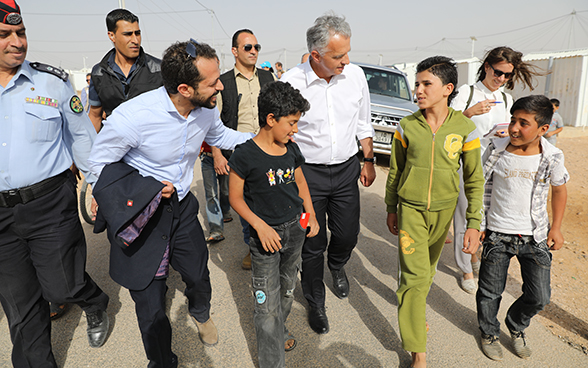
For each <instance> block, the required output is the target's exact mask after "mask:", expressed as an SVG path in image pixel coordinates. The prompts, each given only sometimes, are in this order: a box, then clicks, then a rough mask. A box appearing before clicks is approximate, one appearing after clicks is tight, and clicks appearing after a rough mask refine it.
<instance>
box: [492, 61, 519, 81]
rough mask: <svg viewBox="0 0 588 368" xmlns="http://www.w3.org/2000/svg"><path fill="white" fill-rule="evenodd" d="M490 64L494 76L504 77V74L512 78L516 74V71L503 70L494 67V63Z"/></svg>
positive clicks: (507, 77)
mask: <svg viewBox="0 0 588 368" xmlns="http://www.w3.org/2000/svg"><path fill="white" fill-rule="evenodd" d="M488 65H489V66H490V68H491V69H492V70H493V71H494V76H495V77H496V78H500V77H502V76H503V75H504V78H506V79H510V78H512V76H513V75H514V73H505V72H503V71H502V70H498V69H494V67H493V66H492V65H490V64H488Z"/></svg>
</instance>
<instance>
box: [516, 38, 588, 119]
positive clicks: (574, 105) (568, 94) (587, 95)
mask: <svg viewBox="0 0 588 368" xmlns="http://www.w3.org/2000/svg"><path fill="white" fill-rule="evenodd" d="M523 60H525V61H527V62H530V63H532V64H533V65H535V66H537V67H539V68H541V69H542V70H543V71H545V72H549V74H547V75H545V76H542V77H538V78H536V87H535V90H533V91H532V92H530V91H529V89H528V88H527V89H524V90H523V88H522V84H521V83H518V84H517V85H516V86H515V88H514V90H512V91H509V93H511V94H512V96H513V97H514V98H515V100H516V99H517V98H519V97H523V96H527V95H529V94H544V95H545V96H547V97H549V98H557V99H558V100H559V101H560V105H559V107H560V109H559V111H558V112H559V113H560V115H561V116H562V118H563V121H564V124H565V125H568V126H575V127H579V126H582V127H585V126H586V125H588V49H581V50H570V51H561V52H546V53H536V54H528V55H525V56H524V57H523Z"/></svg>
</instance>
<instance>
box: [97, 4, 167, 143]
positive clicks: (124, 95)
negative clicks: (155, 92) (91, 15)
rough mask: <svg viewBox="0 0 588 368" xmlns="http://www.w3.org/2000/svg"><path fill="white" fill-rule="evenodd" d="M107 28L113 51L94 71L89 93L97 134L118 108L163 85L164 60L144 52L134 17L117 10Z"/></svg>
mask: <svg viewBox="0 0 588 368" xmlns="http://www.w3.org/2000/svg"><path fill="white" fill-rule="evenodd" d="M106 28H107V29H108V38H109V39H110V41H112V43H113V45H114V48H113V49H112V50H110V51H109V52H108V53H107V54H106V55H105V56H104V58H102V61H100V63H98V64H96V65H94V67H93V68H92V81H91V83H90V89H89V100H90V112H89V116H90V120H92V124H94V128H96V131H97V132H98V131H99V130H100V128H101V126H102V118H105V117H108V116H110V114H112V110H114V109H115V108H116V107H117V106H118V105H120V104H121V103H123V102H125V101H127V100H130V99H131V98H133V97H135V96H138V95H140V94H141V93H143V92H147V91H151V90H152V89H155V88H158V87H160V86H161V85H162V84H163V83H162V80H161V67H160V64H161V60H159V59H158V58H156V57H153V56H151V55H149V54H147V53H145V52H144V51H143V48H142V47H141V29H140V28H139V18H138V17H137V16H136V15H135V14H133V13H131V12H130V11H128V10H126V9H115V10H113V11H111V12H110V13H108V15H107V16H106ZM104 115H105V116H104Z"/></svg>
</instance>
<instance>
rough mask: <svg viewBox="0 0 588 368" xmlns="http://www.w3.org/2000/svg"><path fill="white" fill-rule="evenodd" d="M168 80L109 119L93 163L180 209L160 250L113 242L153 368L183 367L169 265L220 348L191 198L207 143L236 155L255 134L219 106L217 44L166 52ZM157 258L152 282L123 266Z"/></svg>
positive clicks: (114, 265)
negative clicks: (122, 167) (227, 122)
mask: <svg viewBox="0 0 588 368" xmlns="http://www.w3.org/2000/svg"><path fill="white" fill-rule="evenodd" d="M161 74H162V77H163V87H160V88H159V89H156V90H153V91H149V92H145V93H143V94H142V95H140V96H137V97H135V98H134V99H132V100H130V101H128V102H125V103H123V104H121V105H120V106H119V107H118V108H117V109H116V110H114V112H113V113H112V115H110V116H109V117H108V119H107V120H106V121H105V122H104V127H103V128H102V130H101V131H100V134H99V135H98V137H97V138H96V142H95V144H94V147H93V148H92V152H91V154H90V159H89V161H88V162H89V165H90V170H91V171H92V172H93V173H94V174H95V175H97V176H99V175H100V174H101V172H102V170H103V168H104V166H105V165H107V164H110V163H114V162H118V161H121V160H122V161H123V162H124V163H126V164H128V165H130V166H132V167H133V168H135V169H137V170H138V171H139V173H140V174H141V175H142V176H151V177H153V178H155V179H156V180H158V181H161V182H162V183H164V184H165V185H166V186H165V187H164V188H163V190H162V192H161V193H162V197H163V199H162V201H161V203H160V204H159V207H158V211H159V210H161V211H163V209H162V208H169V211H172V210H174V209H175V208H179V220H177V221H178V222H177V223H175V225H174V226H175V227H174V229H173V230H172V231H171V234H170V236H169V241H166V242H162V243H161V247H160V248H158V251H157V252H152V254H149V255H141V254H143V253H141V251H140V249H138V250H137V251H136V252H134V251H132V250H130V251H129V252H126V253H123V252H121V251H119V250H118V249H117V248H115V247H118V246H117V245H115V244H112V248H113V249H111V268H110V274H111V276H112V277H113V279H114V281H116V282H117V283H119V284H121V285H122V286H124V287H126V288H128V289H129V290H130V293H131V296H132V298H133V300H134V301H135V305H136V312H137V319H138V321H139V328H140V330H141V334H142V337H143V344H144V346H145V351H146V353H147V358H148V359H149V361H150V363H149V366H154V367H155V366H157V367H176V366H177V364H178V361H177V356H176V355H175V354H174V353H173V352H172V351H171V335H172V334H171V326H170V323H169V320H168V318H167V316H166V314H165V291H166V286H165V285H166V277H167V273H165V275H162V274H160V270H161V269H162V266H163V268H164V269H166V267H168V265H169V264H171V265H172V266H173V267H174V269H175V270H177V271H178V272H180V274H181V275H182V280H184V282H185V283H186V290H185V292H184V294H185V295H186V297H187V298H188V309H189V311H190V314H191V315H192V317H194V320H195V323H196V326H197V327H198V330H199V334H200V339H201V340H202V342H203V343H204V344H205V345H208V346H212V345H216V343H217V342H218V333H217V330H216V327H215V326H214V323H213V322H212V319H211V318H210V298H211V292H212V289H211V286H210V277H209V271H208V265H207V263H208V249H207V247H206V242H205V240H204V233H203V231H202V227H201V226H200V223H199V222H198V218H197V215H198V201H197V200H196V198H195V197H194V195H193V194H192V193H191V192H190V184H191V182H192V178H193V175H194V173H193V167H194V163H195V162H196V159H197V158H198V154H199V151H200V146H201V145H202V141H203V140H205V141H206V142H207V143H208V144H210V145H211V146H217V147H220V148H222V149H233V148H234V147H235V145H237V144H239V143H242V142H244V141H246V140H247V139H249V138H252V137H253V135H252V134H251V133H240V132H237V131H234V130H232V129H229V128H227V127H225V126H224V125H223V123H222V121H221V120H220V117H219V112H218V110H217V109H215V108H214V107H215V106H216V96H217V94H218V92H219V91H221V90H222V89H223V85H222V83H221V82H220V79H219V77H220V71H219V64H218V57H217V55H216V52H215V51H214V49H212V48H211V47H210V46H208V45H206V44H198V43H197V42H196V41H194V40H191V41H190V42H178V43H175V44H173V45H172V46H170V47H169V48H168V49H167V50H166V51H165V54H164V56H163V59H162V62H161ZM162 206H163V207H162ZM155 218H157V212H156V214H154V215H153V217H152V219H151V220H150V222H148V223H147V225H146V229H145V230H143V232H146V231H147V232H148V233H149V231H151V229H153V227H154V226H156V224H157V220H155V221H154V220H153V219H155ZM106 221H107V222H108V219H106ZM109 231H110V230H109ZM165 237H166V238H168V237H167V236H165ZM166 243H167V244H166ZM133 257H134V258H133ZM138 257H144V258H145V259H139V258H138ZM154 257H158V258H157V259H156V263H155V266H158V265H159V268H157V267H154V268H153V272H152V274H151V273H149V274H148V277H147V278H146V277H143V276H140V275H132V274H131V275H129V273H128V272H124V271H125V270H126V269H131V268H130V267H124V266H118V265H130V264H133V265H137V264H138V263H139V264H141V265H145V267H152V265H153V264H154V263H153V260H154ZM113 259H114V262H113ZM147 265H149V266H147ZM123 268H124V269H123ZM140 269H141V270H144V269H145V268H144V267H140ZM131 285H133V286H131ZM137 285H138V286H137Z"/></svg>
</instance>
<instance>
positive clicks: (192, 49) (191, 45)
mask: <svg viewBox="0 0 588 368" xmlns="http://www.w3.org/2000/svg"><path fill="white" fill-rule="evenodd" d="M196 45H198V42H197V41H196V40H195V39H193V38H190V42H188V44H187V45H186V53H187V54H188V55H190V56H191V57H192V58H194V59H196V55H198V53H197V52H196Z"/></svg>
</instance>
